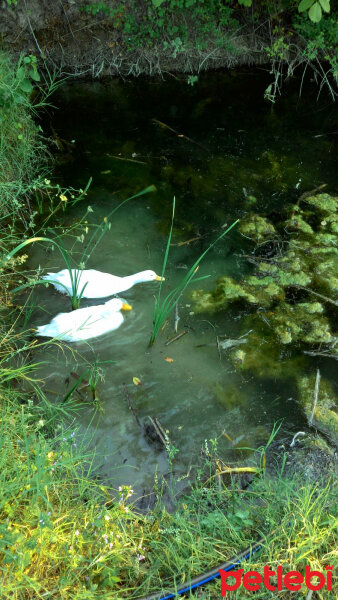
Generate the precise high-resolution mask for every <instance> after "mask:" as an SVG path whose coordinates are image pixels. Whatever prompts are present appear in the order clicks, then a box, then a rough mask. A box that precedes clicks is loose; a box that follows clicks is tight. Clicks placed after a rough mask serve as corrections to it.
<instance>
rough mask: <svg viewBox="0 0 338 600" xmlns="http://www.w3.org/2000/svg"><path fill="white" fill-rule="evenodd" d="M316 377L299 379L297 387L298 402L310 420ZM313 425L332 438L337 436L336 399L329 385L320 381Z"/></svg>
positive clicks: (325, 381)
mask: <svg viewBox="0 0 338 600" xmlns="http://www.w3.org/2000/svg"><path fill="white" fill-rule="evenodd" d="M315 382H316V377H315V375H312V376H311V377H299V378H298V379H297V387H298V392H299V402H300V403H301V405H302V407H303V408H304V411H305V414H306V416H307V418H308V419H310V417H311V414H312V410H313V405H314V397H315V396H314V390H315ZM313 425H315V427H317V428H318V429H320V430H322V431H324V432H325V433H327V434H328V435H330V436H331V437H333V438H336V436H337V434H338V415H337V397H336V396H335V394H334V392H333V390H332V387H331V385H330V383H329V382H328V381H327V380H325V379H321V380H320V383H319V392H318V401H317V404H316V407H315V411H314V416H313Z"/></svg>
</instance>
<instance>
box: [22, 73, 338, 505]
mask: <svg viewBox="0 0 338 600" xmlns="http://www.w3.org/2000/svg"><path fill="white" fill-rule="evenodd" d="M268 83H269V78H268V74H267V73H265V72H264V71H248V72H243V73H235V72H234V73H231V74H224V73H212V74H208V75H206V76H204V77H202V78H200V80H199V82H198V84H196V85H195V86H193V87H192V86H189V85H187V83H186V81H184V80H180V79H177V78H174V77H172V76H169V75H168V78H167V80H166V81H153V80H150V81H149V80H144V79H138V80H135V81H126V82H123V81H120V80H119V81H111V82H109V83H75V84H72V85H66V86H64V87H63V88H61V89H60V90H59V92H58V94H57V96H56V97H55V98H54V100H53V102H54V104H55V106H56V107H57V110H55V111H54V112H53V113H52V114H51V115H50V116H49V119H50V124H51V125H52V128H53V131H54V132H56V134H57V135H58V136H59V138H60V139H61V140H67V142H68V144H65V143H64V147H65V149H66V150H67V152H66V154H60V157H59V158H60V160H59V162H58V163H57V164H56V168H55V178H56V180H57V181H62V182H63V183H64V184H65V185H70V186H73V187H75V188H76V187H82V188H83V187H84V186H85V184H86V183H87V181H88V179H89V177H93V183H92V185H91V187H90V190H89V192H88V195H87V196H86V198H85V199H84V200H82V201H81V202H80V203H79V204H77V205H76V206H75V207H73V208H70V209H69V210H67V211H66V213H65V214H64V215H62V216H57V217H56V218H55V221H54V224H53V225H55V226H58V227H63V226H64V227H70V226H73V227H75V229H74V232H73V234H72V235H68V236H66V237H65V239H64V243H65V245H66V246H67V248H68V249H71V250H72V253H73V257H74V258H75V260H76V258H77V257H79V256H80V253H81V252H82V250H83V246H84V244H86V241H87V240H88V234H86V233H85V226H86V225H85V224H81V219H82V218H83V216H84V214H85V212H86V208H87V206H88V205H90V206H91V208H92V210H93V212H90V213H89V214H88V215H87V217H86V218H87V219H88V221H89V223H100V222H102V219H103V218H104V217H105V216H106V215H107V214H108V213H109V212H110V211H111V210H112V208H114V207H115V206H117V205H118V203H119V202H120V201H121V200H122V199H124V198H127V197H128V196H130V195H132V194H135V193H137V192H138V191H140V190H141V189H143V188H145V187H146V186H149V185H150V184H155V185H156V188H157V192H156V193H153V194H150V195H147V196H144V197H141V198H139V199H136V200H131V201H130V202H129V203H127V204H126V205H125V206H123V207H122V208H121V209H119V210H118V211H117V212H116V213H115V215H114V216H113V219H112V225H111V229H110V230H109V231H108V232H107V233H106V234H105V236H104V238H103V239H102V241H101V242H100V244H99V245H98V247H97V248H96V250H95V252H94V253H93V254H92V255H91V257H90V259H89V260H88V262H87V265H86V266H87V268H94V269H98V270H100V271H105V272H108V273H113V274H115V275H120V276H124V275H128V274H131V273H135V272H137V271H141V270H144V269H153V270H155V271H156V272H157V273H161V267H162V261H163V257H164V252H165V247H166V242H167V236H168V232H169V229H170V218H171V211H172V200H173V196H175V197H176V215H175V227H174V233H173V239H172V244H173V245H172V247H171V249H170V256H169V260H168V265H167V270H166V283H165V287H164V291H169V290H170V289H172V288H173V287H175V286H176V285H178V283H179V282H180V280H181V279H182V277H184V275H185V274H186V272H187V268H189V267H190V266H191V265H192V264H193V263H194V261H195V260H196V259H197V258H198V256H199V255H200V254H201V252H203V250H205V249H206V248H207V246H208V245H209V244H210V243H211V242H212V241H213V240H214V239H215V238H216V237H217V235H219V234H220V232H221V231H222V227H224V226H225V224H227V225H230V224H231V223H232V222H233V221H234V220H235V219H237V218H241V217H242V216H244V215H245V214H247V213H248V211H250V210H254V211H255V212H260V213H267V212H271V211H276V210H278V208H279V207H280V206H281V205H284V204H285V203H288V202H292V201H294V200H295V198H297V197H298V196H299V194H300V193H302V191H305V190H309V189H313V188H314V187H316V186H317V185H320V184H322V183H327V184H328V188H327V189H328V191H330V189H332V188H333V186H334V184H335V165H334V153H333V146H332V144H333V137H334V136H331V135H330V132H331V131H332V122H333V110H334V109H333V107H332V106H331V104H330V102H329V100H327V99H326V100H325V99H323V101H322V102H321V103H316V102H315V94H316V91H317V90H316V89H314V90H312V89H311V86H310V87H309V88H308V90H307V93H306V95H305V96H303V98H304V100H302V99H299V97H298V87H296V86H295V88H294V89H290V90H289V91H288V92H287V93H286V95H285V96H284V97H283V98H282V99H281V100H280V101H278V103H277V104H276V106H274V107H272V106H271V105H270V104H268V103H267V102H266V101H264V99H263V94H264V89H265V88H266V87H267V85H268ZM47 121H48V120H47ZM159 122H161V123H162V124H163V123H164V124H165V125H167V126H168V127H164V126H163V125H161V124H159ZM48 125H49V123H48V122H47V123H46V126H47V127H48ZM249 197H254V199H255V200H252V198H249ZM250 202H251V203H254V204H251V206H250ZM82 233H83V234H84V238H81V237H80V239H77V238H76V236H81V234H82ZM192 238H197V239H195V240H193V241H191V242H188V241H189V240H190V239H192ZM180 242H188V243H186V244H183V245H179V243H180ZM248 248H250V246H249V245H248V242H247V240H245V238H243V237H242V236H240V235H239V234H238V232H236V231H232V232H231V233H230V234H229V235H228V236H227V237H225V238H224V239H223V240H221V241H220V242H219V243H218V244H217V246H215V247H214V248H213V249H212V250H211V251H210V253H209V254H208V255H207V256H206V257H205V259H204V260H203V263H202V264H201V267H200V274H201V275H209V278H208V279H206V280H204V281H203V282H200V283H198V284H194V286H193V287H195V288H200V287H203V288H209V289H212V288H213V287H214V286H215V283H216V281H217V278H218V277H219V276H220V275H224V274H228V275H231V276H233V277H240V276H243V275H245V273H246V272H248V271H249V268H250V267H249V266H248V264H247V263H246V262H245V261H244V260H241V259H240V257H239V254H240V253H241V252H244V253H245V252H246V251H248ZM38 265H41V267H43V268H44V269H46V270H51V271H54V270H55V271H58V270H60V269H62V268H64V264H63V263H62V260H61V258H60V256H59V255H58V254H57V252H56V251H54V252H50V250H47V249H46V247H44V248H42V247H35V249H34V250H33V251H32V253H31V265H30V266H32V267H36V266H38ZM191 289H193V288H191ZM157 291H158V284H157V283H144V284H140V285H137V286H135V287H134V288H132V289H131V290H128V291H127V292H124V293H123V294H120V296H121V297H123V298H125V299H126V300H127V301H128V302H129V303H131V304H132V306H133V310H132V311H131V312H128V313H125V314H124V316H125V322H124V323H123V325H122V326H121V327H120V328H119V329H118V330H117V331H114V332H112V333H110V334H107V335H105V336H103V337H100V338H96V339H93V340H91V341H90V343H86V344H84V343H82V344H73V345H72V346H71V348H72V350H73V352H71V351H70V350H65V348H64V347H57V346H53V345H50V346H48V347H47V348H43V350H41V351H40V352H39V351H37V352H36V356H35V359H36V360H44V361H45V364H44V365H42V366H41V368H40V372H41V375H42V376H43V377H44V378H46V384H45V389H46V393H47V394H51V397H52V398H60V399H62V398H64V396H65V395H66V393H67V391H68V390H69V389H70V387H71V386H72V385H74V383H75V379H74V378H73V376H72V375H71V373H72V372H75V373H77V374H78V375H81V374H82V373H83V372H84V370H85V369H86V368H87V367H88V363H93V362H95V361H111V362H110V363H109V364H102V374H103V376H104V379H103V380H101V381H100V382H99V384H98V387H97V394H98V397H99V400H100V405H101V410H100V411H98V410H96V408H95V407H94V406H91V405H90V404H86V405H85V406H84V408H83V410H79V413H78V416H77V427H78V435H81V434H83V435H85V436H86V439H87V441H88V443H89V447H90V448H91V449H95V451H96V458H95V461H94V464H95V467H96V468H98V470H99V472H100V474H101V476H102V477H103V478H104V479H107V480H108V481H109V482H110V483H111V484H112V485H114V486H116V487H117V486H119V485H121V484H130V485H132V486H133V488H134V489H135V490H137V492H138V494H142V493H143V492H144V490H150V489H151V488H152V484H153V480H154V473H155V472H156V471H157V472H158V473H159V474H164V473H167V472H168V460H167V456H166V453H165V452H163V451H160V450H159V449H158V448H156V447H155V446H154V445H151V444H149V443H148V442H147V440H146V439H145V437H144V436H143V435H142V433H141V431H140V428H139V426H138V425H137V423H136V421H135V419H134V417H133V415H132V413H131V412H130V410H129V409H128V406H127V402H126V398H125V393H124V387H123V384H126V389H127V390H128V393H129V395H130V399H131V402H132V404H133V406H134V408H135V410H137V413H138V416H139V418H140V420H141V422H143V421H144V419H145V418H146V416H148V415H150V416H151V417H157V418H158V419H159V420H160V422H161V424H162V426H163V428H164V429H165V430H168V432H169V438H170V440H171V442H172V444H173V446H174V447H175V448H176V449H178V451H179V452H178V453H177V454H176V457H175V461H174V468H175V472H176V473H178V474H184V473H185V472H187V470H188V469H189V466H190V465H196V464H197V463H198V460H199V456H200V452H201V448H202V446H203V445H204V442H205V440H210V439H214V438H218V444H219V454H220V456H222V458H223V460H224V461H225V462H231V461H233V460H235V459H236V458H239V457H241V455H240V453H239V451H238V450H234V447H235V446H237V447H239V446H250V447H257V446H258V445H260V444H262V443H265V442H266V441H267V440H268V437H269V433H270V431H271V429H272V426H273V424H274V423H275V422H276V421H277V420H278V419H280V418H282V419H284V421H283V428H284V430H285V431H286V432H288V434H290V435H291V434H292V433H294V432H295V431H297V430H299V429H304V428H306V423H305V418H304V416H303V414H302V411H301V409H300V408H299V406H298V404H297V397H296V391H295V387H294V384H293V381H292V380H291V379H290V381H288V379H287V378H286V379H284V380H283V384H282V385H281V382H280V381H274V380H271V379H269V380H263V379H261V378H258V377H255V374H252V375H250V376H249V375H243V374H241V373H238V372H237V371H236V370H235V368H234V366H233V364H232V362H231V361H230V360H229V358H228V357H227V353H226V352H222V353H221V355H220V354H219V352H218V349H217V345H216V336H222V335H227V336H229V337H236V336H238V335H239V334H240V331H241V324H242V320H243V319H244V318H245V316H246V313H245V311H238V312H235V311H234V310H228V311H225V312H222V313H218V314H213V315H208V314H194V311H193V305H192V301H191V298H190V295H189V291H187V292H186V293H185V294H184V296H183V297H182V299H181V300H180V302H179V316H180V321H179V326H178V331H179V332H180V331H183V329H186V330H187V331H188V334H187V335H185V336H184V337H182V338H181V339H179V340H178V341H176V342H174V343H172V344H171V345H169V346H165V342H166V341H167V340H168V339H169V338H171V337H172V336H173V335H174V322H173V315H172V317H171V319H170V320H169V322H168V324H167V326H166V328H165V329H164V331H163V333H162V334H160V336H159V338H158V340H157V341H156V343H155V345H154V346H153V347H152V348H151V349H149V348H148V341H149V337H150V333H151V329H152V319H153V311H154V297H155V296H156V294H157ZM34 294H35V301H36V302H37V303H38V306H37V307H36V308H35V310H34V312H33V315H32V319H31V322H30V325H31V326H36V325H37V324H44V323H47V322H48V321H49V320H50V318H52V317H53V316H54V315H56V314H57V313H59V312H65V311H69V310H70V303H69V300H68V299H67V298H66V297H65V296H63V295H62V294H59V293H58V292H56V291H55V290H53V289H52V288H48V289H44V288H42V287H40V288H38V289H36V290H35V291H34ZM100 303H101V302H100V301H99V300H98V301H84V302H83V306H88V305H91V304H100ZM166 358H170V359H172V361H170V362H169V361H167V360H165V359H166ZM133 377H138V378H139V379H140V380H141V382H142V385H141V386H135V385H134V383H133ZM81 393H82V395H83V397H84V398H85V399H86V400H88V402H90V393H89V391H88V390H87V391H86V390H82V392H81ZM223 433H225V434H227V436H229V437H230V438H231V439H232V440H233V441H232V442H230V440H229V439H228V438H227V437H226V436H224V435H223ZM208 443H209V445H210V442H208Z"/></svg>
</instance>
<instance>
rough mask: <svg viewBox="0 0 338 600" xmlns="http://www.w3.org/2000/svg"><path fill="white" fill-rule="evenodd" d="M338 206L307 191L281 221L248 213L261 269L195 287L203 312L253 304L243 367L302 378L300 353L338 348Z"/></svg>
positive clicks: (245, 227) (237, 353) (237, 355)
mask: <svg viewBox="0 0 338 600" xmlns="http://www.w3.org/2000/svg"><path fill="white" fill-rule="evenodd" d="M337 207H338V199H337V198H336V197H333V196H330V195H329V194H318V195H316V196H309V197H304V198H302V197H301V198H300V200H299V201H298V202H297V203H296V204H293V205H291V206H290V207H289V208H286V210H285V212H284V215H285V216H284V218H281V220H280V221H279V222H275V221H274V222H273V223H272V222H270V221H269V220H268V219H267V218H266V217H263V216H260V215H255V214H251V215H248V216H247V217H246V218H245V219H244V220H243V221H242V222H241V223H240V224H239V230H240V232H241V233H242V234H243V235H244V236H245V237H246V238H250V240H251V241H252V242H254V244H255V248H254V250H253V252H252V253H251V255H250V262H251V263H253V264H254V265H255V267H254V270H253V272H252V273H251V274H250V275H249V276H247V277H245V278H243V279H242V280H239V281H236V280H235V279H233V278H231V277H221V278H220V279H219V280H218V281H217V284H216V287H215V289H214V290H212V291H207V292H205V291H203V290H196V291H194V292H193V294H192V299H193V301H194V309H195V312H215V311H220V310H224V309H226V308H227V307H228V306H229V305H230V304H231V303H235V302H236V303H237V304H239V305H242V307H245V306H246V307H247V310H248V316H247V318H246V319H245V321H244V323H243V330H242V331H241V333H244V332H246V331H248V330H254V333H253V334H251V335H249V336H248V339H247V343H246V344H245V345H243V346H241V348H240V349H238V348H236V349H233V351H232V352H231V353H230V357H231V359H232V361H233V363H234V365H235V367H236V369H239V370H249V371H255V372H256V373H258V374H259V375H260V376H267V377H282V378H283V377H284V375H285V371H286V372H287V373H288V376H291V375H290V373H291V372H292V376H295V377H297V376H299V371H298V373H297V368H298V367H300V364H301V363H302V364H303V363H304V359H302V360H301V361H297V360H296V361H295V358H294V355H297V354H298V356H299V353H300V352H310V353H311V352H312V353H314V354H316V353H317V352H320V353H324V354H325V353H326V354H329V355H330V356H332V355H333V352H332V348H333V347H334V343H335V337H334V334H333V330H332V320H333V319H332V317H333V315H332V306H333V305H334V304H336V305H337V301H336V298H337V291H338V278H337V253H338V235H337V230H338V225H337V223H338V215H337ZM265 252H266V253H265ZM319 299H320V301H318V300H319ZM286 348H289V351H288V352H287V353H286Z"/></svg>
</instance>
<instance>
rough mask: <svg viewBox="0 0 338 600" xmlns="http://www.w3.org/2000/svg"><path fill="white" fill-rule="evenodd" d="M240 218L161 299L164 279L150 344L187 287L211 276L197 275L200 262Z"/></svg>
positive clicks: (168, 246) (167, 248) (170, 233)
mask: <svg viewBox="0 0 338 600" xmlns="http://www.w3.org/2000/svg"><path fill="white" fill-rule="evenodd" d="M175 205H176V200H175V197H174V199H173V210H172V217H171V226H170V231H169V236H168V241H167V246H166V250H165V254H164V259H163V265H162V273H161V276H162V278H163V276H164V273H165V270H166V266H167V262H168V257H169V249H170V243H171V237H172V232H173V227H174V217H175ZM238 221H239V219H237V220H236V221H234V222H233V223H232V225H230V227H228V228H227V229H226V230H225V231H223V232H222V233H221V235H219V236H218V237H217V238H216V239H215V240H214V242H212V243H211V244H210V245H209V246H208V248H207V249H206V250H204V252H202V254H201V255H200V257H199V258H198V259H197V260H196V261H195V262H194V264H193V265H192V267H191V268H190V269H189V271H188V272H187V274H186V275H185V277H183V279H182V281H181V282H180V283H179V285H178V286H176V287H175V288H174V289H173V290H171V291H170V292H169V293H168V294H167V295H166V296H165V298H164V299H163V300H162V299H161V293H162V285H163V284H162V281H161V283H160V287H159V291H158V295H157V298H156V300H155V309H154V320H153V330H152V334H151V337H150V340H149V346H152V345H153V344H154V342H155V340H156V338H157V336H158V334H159V332H160V330H161V328H162V326H163V324H164V323H165V321H166V319H168V317H169V315H170V313H171V312H172V311H173V310H174V308H175V305H176V304H177V302H178V301H179V300H180V298H181V296H182V295H183V293H184V292H185V290H186V288H187V287H188V286H189V285H190V284H191V283H192V282H196V281H202V280H203V279H206V278H207V277H209V275H204V276H202V277H197V278H196V277H195V275H196V273H197V271H198V269H199V265H200V262H201V261H202V260H203V258H204V257H205V255H206V254H207V253H208V252H209V251H210V250H211V249H212V248H213V247H214V246H215V245H216V244H217V242H219V241H220V240H221V239H222V238H223V237H224V236H225V235H226V234H227V233H229V231H230V230H231V229H232V228H233V227H235V225H237V223H238Z"/></svg>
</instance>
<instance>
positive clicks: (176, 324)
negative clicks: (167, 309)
mask: <svg viewBox="0 0 338 600" xmlns="http://www.w3.org/2000/svg"><path fill="white" fill-rule="evenodd" d="M179 320H180V316H179V314H178V302H176V304H175V315H174V331H175V333H177V330H178V322H179Z"/></svg>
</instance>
